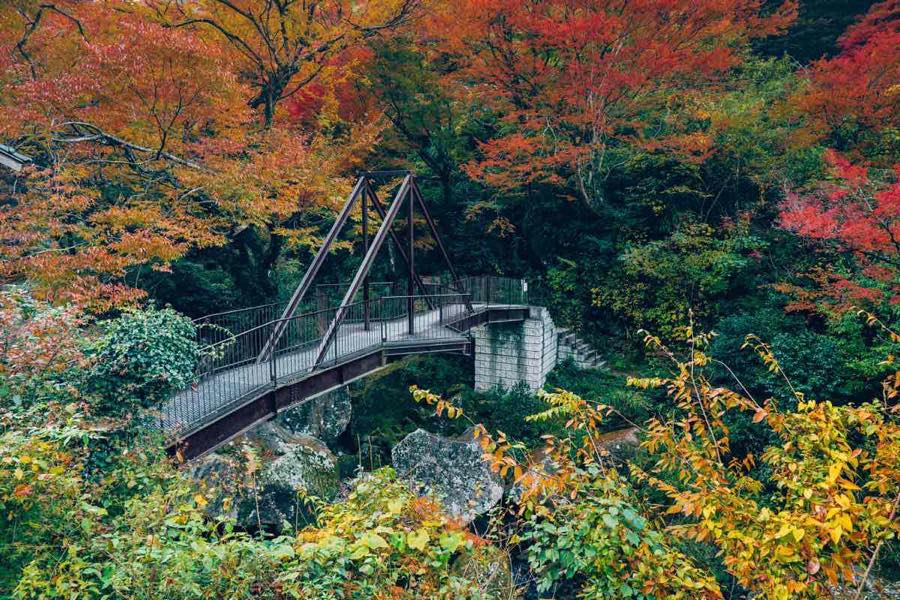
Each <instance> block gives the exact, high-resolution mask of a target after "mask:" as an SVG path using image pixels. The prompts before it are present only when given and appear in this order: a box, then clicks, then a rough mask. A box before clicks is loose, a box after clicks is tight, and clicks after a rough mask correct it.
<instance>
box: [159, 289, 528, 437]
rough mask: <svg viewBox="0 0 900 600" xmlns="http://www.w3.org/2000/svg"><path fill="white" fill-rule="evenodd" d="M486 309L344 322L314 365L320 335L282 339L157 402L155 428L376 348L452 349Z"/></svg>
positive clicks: (206, 419) (197, 425)
mask: <svg viewBox="0 0 900 600" xmlns="http://www.w3.org/2000/svg"><path fill="white" fill-rule="evenodd" d="M523 308H525V307H523V306H521V305H518V306H512V305H506V306H505V307H504V306H498V305H492V306H491V307H490V309H491V310H498V309H523ZM486 311H488V305H487V304H474V305H473V312H471V313H470V312H468V311H467V310H465V308H464V306H463V305H458V306H455V307H453V308H452V309H451V310H450V314H448V309H447V308H446V307H445V308H442V309H434V310H428V311H425V312H422V313H420V314H416V315H415V327H414V331H415V333H414V334H413V335H410V334H409V332H408V322H407V317H406V316H403V317H401V318H396V319H391V320H384V321H373V322H372V323H371V326H370V328H369V329H368V330H366V329H365V327H364V325H363V323H362V322H352V323H344V324H342V325H341V326H340V328H339V329H338V330H337V332H336V334H335V336H334V340H333V342H332V344H331V346H330V347H329V350H328V352H327V354H326V355H325V357H324V358H323V360H322V362H321V363H320V364H319V365H318V366H315V365H314V362H315V357H316V353H317V350H318V346H319V343H320V342H321V338H320V337H317V338H315V339H312V340H305V341H303V342H302V343H297V344H290V340H288V342H287V343H286V344H285V345H284V347H279V348H278V350H277V352H276V353H275V355H274V356H273V357H272V359H271V360H269V361H265V362H261V363H257V362H256V361H255V360H254V358H253V357H255V353H253V354H248V356H247V357H246V358H245V359H244V360H243V361H240V362H239V363H238V364H231V365H228V366H227V367H226V368H223V369H221V370H212V372H208V374H207V375H205V376H204V377H202V378H201V380H200V381H199V382H198V383H197V384H196V385H195V386H193V387H191V388H189V389H186V390H184V391H182V392H180V393H179V394H177V395H175V396H174V397H173V398H172V399H171V400H170V401H169V402H167V403H166V404H165V405H163V407H162V410H161V417H160V421H161V427H162V429H163V431H164V433H165V435H166V437H168V438H169V439H170V440H173V441H177V440H179V439H184V438H187V437H190V436H191V435H193V432H196V431H198V430H200V429H202V428H204V427H207V426H209V425H210V424H211V423H213V422H215V421H217V420H219V419H221V418H222V417H223V416H225V415H229V414H231V413H234V412H236V411H238V410H240V409H241V408H242V407H244V406H246V405H247V404H249V403H252V402H254V400H256V399H258V398H259V397H260V396H262V395H264V394H267V393H269V392H271V391H274V390H277V389H279V388H283V387H286V386H291V385H293V384H295V383H297V382H299V381H301V380H304V379H307V378H310V377H312V376H313V375H314V374H316V373H319V372H322V371H326V370H328V369H334V368H335V367H336V366H339V365H341V364H345V363H347V362H349V361H351V360H353V359H354V358H355V357H358V356H361V355H365V354H367V353H371V352H373V351H377V350H379V349H384V350H386V351H389V352H394V353H397V354H408V353H421V352H438V351H442V350H443V351H447V350H458V349H460V348H462V347H465V344H466V343H467V342H468V337H467V336H466V335H464V334H463V333H460V331H459V329H468V328H469V327H471V325H472V324H474V322H475V321H477V320H478V317H479V316H482V317H484V316H485V314H486ZM473 317H474V321H473ZM448 325H453V327H451V326H448ZM258 337H262V336H258Z"/></svg>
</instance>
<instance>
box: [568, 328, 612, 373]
mask: <svg viewBox="0 0 900 600" xmlns="http://www.w3.org/2000/svg"><path fill="white" fill-rule="evenodd" d="M557 348H558V354H559V358H560V359H566V358H570V357H571V358H572V360H573V361H574V362H575V364H576V365H577V366H578V367H579V368H581V369H597V368H600V367H602V366H604V365H605V364H606V362H605V361H603V360H601V359H600V355H599V353H598V352H597V351H596V350H595V349H594V348H592V347H591V345H590V344H589V343H587V342H586V341H584V340H583V339H581V338H580V337H578V334H576V333H575V332H573V331H571V330H569V329H568V328H560V329H558V330H557Z"/></svg>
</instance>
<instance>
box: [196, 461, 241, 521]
mask: <svg viewBox="0 0 900 600" xmlns="http://www.w3.org/2000/svg"><path fill="white" fill-rule="evenodd" d="M185 474H186V475H187V477H188V478H190V479H191V480H193V481H194V482H196V483H197V484H198V485H199V486H200V489H201V491H202V492H203V495H204V497H205V498H206V500H207V502H208V504H207V505H206V508H205V510H206V513H207V514H208V515H209V516H210V517H212V518H213V519H237V516H238V511H237V502H236V501H235V498H238V497H240V495H241V493H242V490H243V487H244V485H243V483H244V472H243V469H242V468H241V465H240V463H239V461H237V460H236V459H235V458H234V457H231V456H225V455H222V454H219V453H217V452H212V453H210V454H207V455H206V456H203V457H202V458H198V459H197V460H194V461H191V462H190V463H188V464H187V465H186V467H185Z"/></svg>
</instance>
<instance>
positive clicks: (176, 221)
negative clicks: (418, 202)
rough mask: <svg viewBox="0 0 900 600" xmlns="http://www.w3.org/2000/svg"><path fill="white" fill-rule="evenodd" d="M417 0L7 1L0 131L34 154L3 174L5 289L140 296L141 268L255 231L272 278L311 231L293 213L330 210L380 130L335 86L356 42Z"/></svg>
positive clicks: (0, 271) (98, 298) (103, 300)
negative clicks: (287, 247)
mask: <svg viewBox="0 0 900 600" xmlns="http://www.w3.org/2000/svg"><path fill="white" fill-rule="evenodd" d="M414 6H415V4H414V3H413V2H403V1H398V2H397V3H394V4H391V3H371V4H370V5H367V6H363V5H357V4H356V3H353V5H352V6H351V3H346V2H344V3H342V2H325V3H321V2H314V3H310V2H294V1H287V2H280V1H274V0H273V1H267V0H254V1H249V0H248V1H247V2H240V3H238V2H218V1H212V0H210V1H206V2H197V3H190V4H185V5H182V4H181V3H174V2H158V1H155V0H146V2H132V1H130V0H108V1H107V2H104V3H94V2H75V1H71V0H61V1H60V2H56V3H43V2H35V1H33V0H15V2H13V3H11V4H7V5H4V6H3V7H2V8H0V66H3V67H4V68H3V72H2V74H0V89H2V97H3V99H4V100H3V101H0V136H2V137H3V139H5V140H8V141H10V142H11V143H12V144H14V145H15V146H16V147H17V148H18V149H19V150H20V151H22V152H25V153H26V154H28V155H30V156H32V157H33V158H34V164H33V166H32V167H30V168H28V169H26V170H24V171H22V172H21V173H18V174H16V175H13V176H8V177H6V179H5V180H4V182H3V183H4V184H5V187H4V188H3V192H2V193H3V196H2V204H0V217H2V218H0V256H2V258H3V266H2V268H0V281H3V282H17V281H29V282H31V283H32V284H33V285H34V286H35V288H36V292H37V293H38V294H39V295H42V296H44V297H48V298H53V299H64V298H68V299H72V298H76V299H80V300H84V301H87V302H99V304H100V305H101V306H106V305H109V303H111V302H112V303H116V302H120V301H123V300H129V299H132V298H135V297H137V296H140V292H138V291H137V290H136V288H137V287H138V286H139V285H140V283H141V281H140V274H141V272H142V270H144V268H145V267H150V268H153V269H167V268H169V265H170V264H171V263H172V262H173V261H175V260H177V259H178V258H179V257H181V256H183V255H184V254H185V253H186V252H187V251H189V250H190V249H192V248H203V247H209V246H213V245H220V244H223V243H226V242H228V241H229V240H231V239H233V238H234V237H235V236H236V235H238V234H239V233H240V232H241V231H242V230H244V228H246V227H247V226H256V227H260V228H262V229H263V230H265V231H266V232H267V233H266V235H265V236H264V237H265V238H266V239H268V240H270V241H271V243H270V244H269V245H268V246H267V248H266V250H265V256H264V257H262V259H261V260H260V261H259V263H260V264H261V265H262V267H261V269H262V271H264V272H267V271H268V269H270V268H271V266H272V265H273V264H274V262H275V260H276V259H277V257H278V255H279V252H280V250H281V248H282V247H283V245H284V243H285V241H286V242H287V243H303V242H304V241H309V240H310V236H313V237H314V236H315V234H316V228H315V227H312V226H310V224H309V223H304V222H303V219H302V218H300V217H299V215H300V214H305V213H309V212H311V211H312V212H314V211H315V209H317V208H319V207H331V206H332V205H333V204H334V203H336V202H337V201H338V198H339V196H340V195H342V194H338V193H337V191H338V189H339V188H342V187H343V186H344V183H345V182H344V180H343V176H344V175H345V174H346V173H347V172H348V171H351V170H353V168H355V167H356V166H358V164H359V162H358V161H359V159H360V157H361V156H363V155H364V154H365V153H366V152H368V151H369V149H370V147H371V145H372V143H373V142H374V140H375V139H376V137H377V135H378V132H379V128H380V127H381V126H382V125H381V123H380V121H379V120H378V118H377V113H375V114H374V116H373V115H371V114H368V112H367V111H368V106H367V105H366V104H365V103H359V102H354V99H353V98H352V97H351V96H349V95H348V94H346V93H343V95H342V93H341V92H342V90H346V88H347V85H348V84H347V81H348V80H349V79H350V77H351V76H352V74H353V72H354V71H355V69H356V67H357V66H358V64H359V61H360V60H362V59H363V58H364V57H365V55H364V53H360V49H361V48H362V43H361V42H362V40H363V39H364V38H365V37H366V36H373V35H377V34H379V33H381V32H387V31H390V30H391V29H392V28H394V27H397V26H399V25H400V24H402V23H403V21H404V19H405V18H406V17H407V16H408V15H409V14H410V11H411V10H412V8H413V7H414ZM251 56H255V57H258V58H260V59H263V58H264V59H265V60H263V61H262V62H260V63H258V64H257V65H256V66H257V67H258V69H257V68H255V67H254V66H253V63H250V62H248V61H249V60H250V57H251ZM313 85H316V86H318V89H319V90H321V92H320V93H319V96H321V98H320V100H321V101H320V102H318V104H317V105H316V107H315V110H314V112H315V116H314V117H311V118H303V119H300V118H298V117H297V115H296V114H294V113H293V111H285V113H284V118H283V119H280V120H278V121H277V122H276V120H275V119H274V114H275V113H274V110H275V106H276V105H277V104H278V103H279V102H282V101H285V100H287V99H288V98H290V99H291V102H296V101H297V100H298V99H300V98H301V97H302V94H305V93H307V92H308V91H309V87H310V86H313ZM341 191H343V190H341ZM126 274H128V275H129V279H128V281H124V280H123V277H124V276H125V275H126Z"/></svg>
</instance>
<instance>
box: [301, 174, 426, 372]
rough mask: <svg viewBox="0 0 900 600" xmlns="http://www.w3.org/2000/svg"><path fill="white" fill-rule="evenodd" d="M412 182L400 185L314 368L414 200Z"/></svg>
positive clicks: (324, 342) (345, 297) (332, 322)
mask: <svg viewBox="0 0 900 600" xmlns="http://www.w3.org/2000/svg"><path fill="white" fill-rule="evenodd" d="M411 181H412V174H411V173H408V174H407V175H406V177H404V178H403V183H401V184H400V189H399V190H397V195H396V196H395V197H394V201H393V202H392V203H391V206H390V208H389V209H388V211H387V214H386V215H385V218H384V220H383V221H382V222H381V227H379V228H378V232H377V233H376V234H375V239H374V240H372V245H371V246H370V247H369V251H368V252H366V255H365V256H364V257H363V261H362V263H361V264H360V265H359V269H357V270H356V275H354V276H353V281H351V282H350V287H349V288H348V289H347V293H346V294H344V299H343V300H341V304H340V306H338V308H337V311H336V312H335V315H334V320H332V321H331V324H330V325H329V326H328V330H327V331H326V332H325V336H324V337H323V338H322V342H321V343H320V344H319V348H318V349H317V350H316V360H315V361H314V362H313V366H314V368H315V367H318V366H319V365H320V364H322V361H323V360H324V358H325V354H326V353H327V352H328V347H329V346H330V345H331V342H332V340H333V339H334V335H335V333H337V330H338V328H339V327H340V326H341V323H342V322H343V321H344V317H345V316H346V315H347V307H348V306H349V305H350V304H351V302H352V301H353V297H354V296H355V295H356V292H358V291H359V286H360V285H361V284H362V281H363V279H365V278H366V277H367V276H368V275H369V269H371V268H372V263H373V262H375V256H376V255H377V254H378V251H379V250H380V249H381V245H382V244H384V240H385V238H386V237H387V235H388V232H389V231H390V230H391V226H392V225H393V224H394V220H395V219H396V218H397V213H399V212H400V207H401V206H402V205H403V201H404V200H407V199H408V200H409V201H410V202H412V201H413V198H412V196H411V195H410V182H411Z"/></svg>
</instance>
